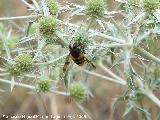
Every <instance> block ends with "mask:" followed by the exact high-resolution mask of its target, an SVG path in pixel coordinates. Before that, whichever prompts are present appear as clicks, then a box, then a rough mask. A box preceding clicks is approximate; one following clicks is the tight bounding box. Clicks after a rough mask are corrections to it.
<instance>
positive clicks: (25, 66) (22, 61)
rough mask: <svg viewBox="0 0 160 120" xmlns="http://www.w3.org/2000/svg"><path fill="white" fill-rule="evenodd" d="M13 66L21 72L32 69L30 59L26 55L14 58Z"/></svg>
mask: <svg viewBox="0 0 160 120" xmlns="http://www.w3.org/2000/svg"><path fill="white" fill-rule="evenodd" d="M15 65H16V67H18V68H19V70H20V71H21V72H28V71H29V70H30V69H31V68H32V57H31V56H30V55H28V54H22V55H18V56H17V57H16V58H15Z"/></svg>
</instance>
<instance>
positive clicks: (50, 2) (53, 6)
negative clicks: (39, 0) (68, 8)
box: [46, 0, 59, 15]
mask: <svg viewBox="0 0 160 120" xmlns="http://www.w3.org/2000/svg"><path fill="white" fill-rule="evenodd" d="M46 3H47V6H48V8H49V11H50V13H51V14H52V15H56V14H57V13H58V10H59V8H58V4H57V3H56V2H55V0H46Z"/></svg>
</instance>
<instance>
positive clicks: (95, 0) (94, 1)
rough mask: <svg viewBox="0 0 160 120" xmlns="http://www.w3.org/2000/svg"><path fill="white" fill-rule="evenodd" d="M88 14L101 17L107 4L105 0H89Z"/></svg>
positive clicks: (87, 5)
mask: <svg viewBox="0 0 160 120" xmlns="http://www.w3.org/2000/svg"><path fill="white" fill-rule="evenodd" d="M85 11H86V15H88V16H90V17H92V18H99V17H102V16H103V15H104V12H105V6H104V2H103V0H89V1H88V2H87V4H86V9H85Z"/></svg>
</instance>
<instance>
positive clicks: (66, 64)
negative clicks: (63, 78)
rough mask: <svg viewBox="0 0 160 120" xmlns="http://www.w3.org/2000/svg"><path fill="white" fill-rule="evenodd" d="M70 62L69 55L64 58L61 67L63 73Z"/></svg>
mask: <svg viewBox="0 0 160 120" xmlns="http://www.w3.org/2000/svg"><path fill="white" fill-rule="evenodd" d="M71 60H72V59H71V55H70V54H69V55H68V56H67V57H66V60H65V63H64V66H63V72H65V71H66V69H67V67H68V65H69V64H70V62H71Z"/></svg>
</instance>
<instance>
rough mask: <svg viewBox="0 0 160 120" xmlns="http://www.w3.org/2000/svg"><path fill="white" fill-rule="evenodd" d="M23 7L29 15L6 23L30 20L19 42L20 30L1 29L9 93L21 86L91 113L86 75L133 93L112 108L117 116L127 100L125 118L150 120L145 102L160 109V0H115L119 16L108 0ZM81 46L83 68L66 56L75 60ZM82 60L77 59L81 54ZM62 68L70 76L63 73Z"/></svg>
mask: <svg viewBox="0 0 160 120" xmlns="http://www.w3.org/2000/svg"><path fill="white" fill-rule="evenodd" d="M21 1H22V2H23V3H24V4H25V5H26V6H27V7H28V8H29V9H28V10H30V12H31V15H28V16H17V17H1V18H0V21H1V22H2V23H3V21H7V20H17V19H26V21H25V22H24V25H26V22H28V24H27V25H26V26H25V29H26V30H25V31H22V32H21V33H22V34H19V35H17V37H16V38H19V37H20V36H21V38H20V39H19V40H18V41H17V40H15V39H13V40H12V41H10V39H12V38H13V36H16V34H15V33H16V31H14V32H15V33H14V32H12V33H11V30H10V29H8V28H5V27H4V25H3V24H2V23H1V24H0V54H1V59H2V62H1V64H3V65H1V66H0V81H1V82H3V83H6V84H7V83H9V84H11V90H12V88H13V86H15V85H17V86H21V87H26V88H29V89H31V90H35V91H36V92H37V89H38V91H40V92H45V93H46V91H47V92H51V93H56V94H61V95H65V96H66V97H68V96H70V97H71V98H73V99H74V102H75V103H78V104H77V105H78V106H79V107H80V109H81V110H83V112H85V109H82V108H83V106H82V105H79V104H80V103H82V102H84V101H85V100H86V95H87V96H88V98H90V99H92V98H91V97H89V96H90V95H92V94H91V92H92V91H90V90H89V89H86V88H88V85H87V80H88V75H89V76H94V77H97V78H101V79H104V80H108V81H110V82H113V83H115V84H119V85H121V86H122V87H125V88H127V89H126V91H125V92H124V94H122V95H121V96H119V97H117V99H115V101H114V102H113V112H114V110H115V109H116V108H117V103H119V102H125V103H126V108H125V110H124V114H123V115H122V116H123V117H124V116H126V115H127V114H129V113H130V112H131V111H137V112H138V115H140V116H142V119H146V120H150V119H152V112H151V111H149V109H147V106H146V104H145V103H144V102H143V100H145V99H146V98H149V100H150V101H152V102H153V103H154V104H155V105H156V106H157V107H158V109H159V108H160V100H159V99H160V98H158V96H156V95H157V94H160V92H159V89H160V65H159V64H160V58H159V54H160V51H159V49H160V40H159V39H160V31H159V28H160V22H159V20H160V16H159V11H160V9H159V4H160V2H159V0H141V1H137V0H133V1H132V0H126V1H122V0H116V2H114V7H115V9H114V10H111V9H109V8H107V7H109V5H107V3H106V2H105V1H103V0H88V1H85V2H84V4H83V5H78V4H75V3H69V2H65V1H63V2H64V3H61V2H57V1H54V0H53V1H52V0H39V2H36V1H35V0H32V2H33V4H32V5H31V4H29V3H27V2H26V1H24V0H21ZM109 10H110V11H109ZM62 15H63V17H62ZM79 16H81V17H79ZM76 17H78V18H79V19H75V18H76ZM75 21H76V22H75ZM8 24H9V22H8ZM24 25H23V26H24ZM21 27H22V26H20V27H18V28H21ZM22 36H23V37H22ZM13 41H14V42H13ZM75 42H76V43H78V46H77V47H80V46H83V48H84V49H83V50H81V51H80V53H81V57H82V56H83V55H84V56H85V57H84V61H83V62H84V64H83V65H82V66H79V65H78V64H75V63H74V62H73V61H72V59H74V60H75V58H73V56H70V58H69V57H67V58H66V56H68V55H70V51H69V45H71V46H72V45H73V44H74V43H75ZM10 45H12V46H10ZM74 52H75V53H76V51H74ZM82 54H83V55H82ZM15 56H17V57H15ZM77 56H78V58H77V60H79V59H80V58H79V57H80V55H78V54H77ZM69 59H70V60H69ZM67 60H68V61H67ZM66 61H67V62H66ZM80 62H82V58H81V61H80ZM64 63H66V64H67V67H66V71H62V69H63V66H62V65H64ZM69 63H71V64H69ZM91 64H92V65H95V66H96V68H97V69H101V70H103V71H104V72H106V73H107V75H102V74H101V73H100V72H98V71H97V70H96V69H93V68H92V66H91ZM22 73H23V74H22ZM18 76H19V77H18ZM44 77H45V78H47V80H46V79H44ZM8 78H10V79H11V80H12V81H10V80H7V79H8ZM26 78H33V79H30V84H29V83H25V79H26ZM19 79H21V80H19ZM62 81H63V82H64V84H61V86H60V85H59V83H61V82H62ZM98 82H100V81H98ZM33 83H35V84H34V85H33ZM51 83H53V84H51ZM81 83H83V84H81ZM84 85H85V86H84ZM53 88H54V89H53ZM60 88H61V89H60ZM62 88H63V89H62ZM86 91H87V92H86ZM93 94H94V93H93ZM105 96H107V94H105ZM85 113H86V112H85ZM154 115H155V114H154ZM91 117H92V115H91ZM91 117H89V118H91Z"/></svg>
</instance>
